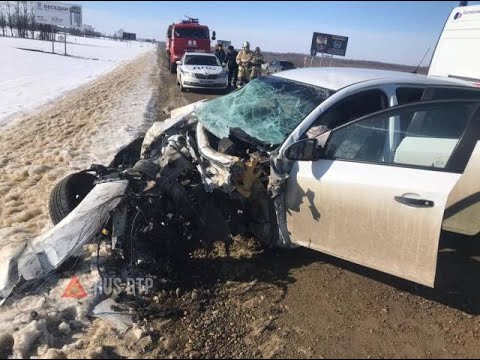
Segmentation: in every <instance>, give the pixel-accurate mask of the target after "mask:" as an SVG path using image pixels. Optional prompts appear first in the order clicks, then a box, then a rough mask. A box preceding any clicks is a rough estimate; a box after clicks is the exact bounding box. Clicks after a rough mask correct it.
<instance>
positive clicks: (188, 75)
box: [182, 70, 195, 78]
mask: <svg viewBox="0 0 480 360" xmlns="http://www.w3.org/2000/svg"><path fill="white" fill-rule="evenodd" d="M182 75H183V76H185V77H189V78H194V77H195V75H194V74H193V72H190V71H185V70H183V71H182Z"/></svg>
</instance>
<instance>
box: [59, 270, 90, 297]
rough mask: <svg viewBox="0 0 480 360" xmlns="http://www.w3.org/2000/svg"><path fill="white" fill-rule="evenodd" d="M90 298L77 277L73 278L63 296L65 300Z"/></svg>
mask: <svg viewBox="0 0 480 360" xmlns="http://www.w3.org/2000/svg"><path fill="white" fill-rule="evenodd" d="M87 296H88V294H87V292H86V291H85V289H84V288H83V286H82V284H81V283H80V280H79V279H78V277H77V276H75V275H74V276H73V277H72V280H70V282H69V283H68V285H67V288H66V289H65V292H64V293H63V295H62V298H64V299H83V298H86V297H87Z"/></svg>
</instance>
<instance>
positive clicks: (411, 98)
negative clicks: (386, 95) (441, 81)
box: [396, 87, 425, 105]
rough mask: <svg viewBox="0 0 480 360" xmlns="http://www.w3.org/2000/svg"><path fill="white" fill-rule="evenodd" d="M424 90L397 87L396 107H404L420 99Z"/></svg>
mask: <svg viewBox="0 0 480 360" xmlns="http://www.w3.org/2000/svg"><path fill="white" fill-rule="evenodd" d="M424 91H425V88H410V87H399V88H398V89H397V91H396V95H397V102H398V105H406V104H410V103H413V102H417V101H420V100H421V99H422V95H423V92H424Z"/></svg>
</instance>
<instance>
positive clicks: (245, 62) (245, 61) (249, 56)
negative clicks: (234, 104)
mask: <svg viewBox="0 0 480 360" xmlns="http://www.w3.org/2000/svg"><path fill="white" fill-rule="evenodd" d="M252 60H253V52H252V51H251V50H250V43H249V42H248V41H245V42H244V43H243V48H242V50H240V51H239V53H238V55H237V64H238V79H239V80H240V84H239V85H240V86H243V85H244V84H245V83H248V81H249V80H250V74H251V71H252Z"/></svg>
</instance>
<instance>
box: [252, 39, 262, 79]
mask: <svg viewBox="0 0 480 360" xmlns="http://www.w3.org/2000/svg"><path fill="white" fill-rule="evenodd" d="M263 64H265V59H264V57H263V54H262V53H261V52H260V48H259V47H258V46H257V47H256V48H255V52H254V54H253V58H252V65H253V66H252V73H251V75H250V80H253V79H256V78H258V77H260V76H262V65H263Z"/></svg>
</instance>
